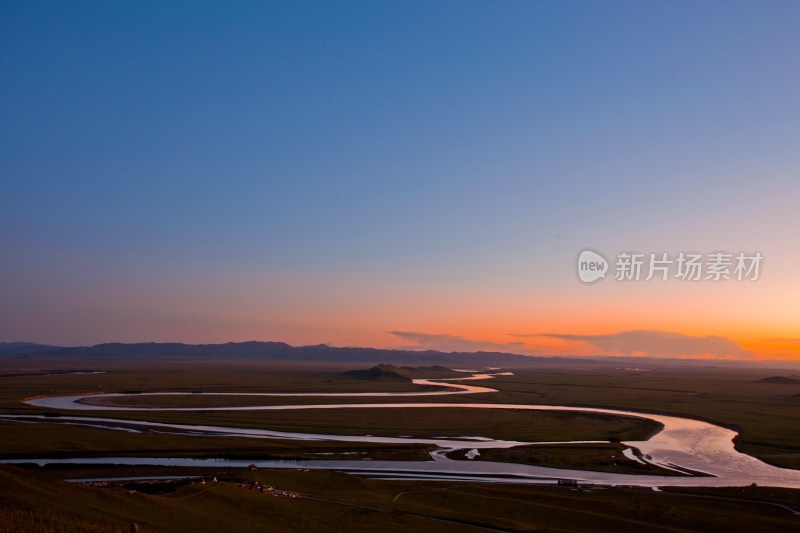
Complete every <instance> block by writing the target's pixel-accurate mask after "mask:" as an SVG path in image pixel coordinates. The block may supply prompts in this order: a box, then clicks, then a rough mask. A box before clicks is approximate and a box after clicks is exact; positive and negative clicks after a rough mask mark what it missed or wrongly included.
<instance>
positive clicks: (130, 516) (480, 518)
mask: <svg viewBox="0 0 800 533" xmlns="http://www.w3.org/2000/svg"><path fill="white" fill-rule="evenodd" d="M221 479H223V478H221ZM237 481H247V482H255V481H259V482H262V483H265V484H269V485H273V486H275V487H276V488H279V489H283V490H288V491H295V492H296V493H298V494H299V495H300V497H299V498H288V497H276V496H272V495H268V494H264V493H261V492H255V491H252V490H247V489H245V488H242V487H241V486H239V485H237V484H236V482H237ZM797 505H800V498H798V495H797V491H791V490H781V489H763V488H747V489H716V490H711V489H698V490H697V491H695V492H687V491H685V490H684V491H683V492H652V491H649V490H632V489H598V490H581V491H576V490H570V489H565V488H557V487H532V486H520V485H481V484H456V485H454V484H452V483H450V484H448V483H434V482H392V481H377V480H368V479H363V478H359V477H356V476H351V475H347V474H340V473H336V472H322V471H309V472H303V471H297V470H286V471H263V470H259V471H257V472H249V471H245V472H239V473H234V474H231V475H229V476H227V477H226V478H224V479H223V481H221V482H220V483H213V482H209V483H207V484H205V485H201V484H199V483H195V484H187V485H184V486H183V487H181V488H180V489H178V490H177V491H176V492H173V493H167V494H162V495H147V494H142V493H140V492H133V493H131V492H130V491H129V490H126V489H124V488H93V487H84V486H77V485H70V484H68V483H65V482H62V481H58V480H56V479H54V478H50V477H48V476H46V475H44V474H41V473H39V472H37V471H36V470H25V469H19V468H10V467H0V530H1V531H4V532H16V531H42V532H46V531H63V532H72V531H75V532H77V531H89V532H100V531H103V532H105V531H112V532H115V531H122V532H124V531H128V530H129V529H128V528H129V527H130V524H131V523H132V522H136V523H137V524H138V525H139V527H140V531H141V532H142V533H145V532H150V531H193V532H205V531H208V532H214V533H218V532H219V531H243V532H248V531H341V530H343V529H347V530H348V531H352V532H357V531H411V530H419V531H482V530H484V531H485V530H486V528H490V529H494V530H498V529H499V530H506V531H530V530H548V531H636V530H640V531H676V530H691V531H791V530H794V529H796V528H797V526H798V524H800V516H797V515H795V514H794V513H793V512H792V511H791V510H790V509H791V508H793V507H796V506H797ZM787 507H788V508H789V509H787Z"/></svg>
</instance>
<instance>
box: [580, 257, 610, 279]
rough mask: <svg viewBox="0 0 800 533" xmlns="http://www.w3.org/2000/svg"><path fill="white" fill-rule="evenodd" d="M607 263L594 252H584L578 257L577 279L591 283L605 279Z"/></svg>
mask: <svg viewBox="0 0 800 533" xmlns="http://www.w3.org/2000/svg"><path fill="white" fill-rule="evenodd" d="M607 271H608V261H606V258H605V257H603V256H602V255H600V254H598V253H597V252H595V251H594V250H584V251H582V252H581V253H580V255H579V256H578V278H580V280H581V281H582V282H584V283H592V282H595V281H597V280H599V279H603V278H605V277H606V272H607Z"/></svg>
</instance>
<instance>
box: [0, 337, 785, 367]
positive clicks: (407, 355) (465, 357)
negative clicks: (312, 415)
mask: <svg viewBox="0 0 800 533" xmlns="http://www.w3.org/2000/svg"><path fill="white" fill-rule="evenodd" d="M0 357H42V358H44V357H48V358H62V357H63V358H65V359H66V358H77V359H130V360H157V359H172V360H174V359H187V360H189V359H206V360H214V359H216V360H226V359H227V360H253V361H286V362H289V361H311V362H346V363H370V364H373V365H374V364H376V363H391V364H397V365H405V366H434V365H442V366H445V367H449V368H484V367H487V366H496V367H514V366H527V365H533V364H535V365H537V366H542V365H553V366H555V365H558V366H565V365H595V366H607V365H614V366H620V365H622V366H624V367H628V366H631V367H633V368H631V370H634V371H635V370H637V368H636V367H645V366H651V367H652V366H663V365H669V366H694V367H701V366H709V367H714V366H749V367H752V366H761V367H773V368H777V367H783V368H792V369H795V368H800V362H797V361H765V360H761V361H748V360H736V361H734V360H710V359H657V358H652V357H632V356H631V357H610V356H600V355H598V356H580V357H576V356H571V357H570V356H529V355H520V354H514V353H504V352H440V351H436V350H421V351H417V350H388V349H380V348H348V347H344V348H337V347H333V346H328V345H326V344H318V345H315V346H291V345H289V344H286V343H284V342H261V341H249V342H228V343H224V344H183V343H177V342H142V343H130V344H125V343H106V344H96V345H94V346H75V347H65V346H52V345H48V344H36V343H32V342H0Z"/></svg>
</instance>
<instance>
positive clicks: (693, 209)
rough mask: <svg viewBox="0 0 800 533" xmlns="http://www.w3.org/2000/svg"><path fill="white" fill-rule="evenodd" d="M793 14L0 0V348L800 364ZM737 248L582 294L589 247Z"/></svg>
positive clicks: (673, 5) (694, 7)
mask: <svg viewBox="0 0 800 533" xmlns="http://www.w3.org/2000/svg"><path fill="white" fill-rule="evenodd" d="M799 27H800V3H798V2H793V1H766V2H763V1H752V2H737V1H715V2H697V1H692V2H681V1H663V2H658V1H653V2H640V1H633V2H570V1H559V2H555V1H552V2H534V1H528V2H510V1H509V2H490V1H485V2H475V1H453V2H444V1H426V2H391V1H387V2H295V1H293V2H288V1H287V2H269V3H268V2H196V1H193V2H144V1H141V2H69V3H67V2H34V1H5V2H2V4H0V136H1V137H0V187H1V188H0V340H6V341H14V340H28V341H35V342H44V343H55V344H94V343H99V342H108V341H122V342H133V341H151V340H152V341H183V342H225V341H240V340H251V339H257V340H281V341H286V342H289V343H292V344H316V343H322V342H327V343H330V344H333V345H340V346H341V345H362V346H380V347H403V346H410V347H431V348H439V349H446V350H450V349H453V350H459V349H470V350H471V349H500V350H508V351H517V352H521V353H530V354H536V353H552V354H592V353H606V354H631V355H651V356H699V357H744V358H752V357H757V358H784V359H786V358H799V359H800V301H798V294H800V209H799V208H798V206H799V205H800V96H799V95H800V59H798V58H800V32H798V30H797V29H798V28H799ZM587 247H589V248H593V249H596V250H598V251H601V252H603V253H604V254H606V256H607V257H610V258H613V256H615V255H616V254H617V253H618V252H619V251H623V250H637V251H642V252H657V253H660V252H669V253H671V254H675V253H678V252H680V251H698V252H702V253H710V252H714V251H728V252H740V251H744V252H755V251H760V252H761V253H762V254H763V256H764V262H763V264H762V269H761V277H760V279H759V280H758V281H755V282H750V281H743V282H735V281H731V282H722V283H713V282H710V281H700V282H694V283H691V282H681V281H679V280H670V281H667V282H658V281H651V282H630V283H622V282H617V281H614V280H613V279H610V278H609V279H606V280H603V281H600V282H598V283H596V284H592V285H584V284H582V283H581V282H580V281H579V280H578V278H577V276H576V272H575V263H576V257H577V254H578V253H579V252H580V251H581V250H582V249H584V248H587Z"/></svg>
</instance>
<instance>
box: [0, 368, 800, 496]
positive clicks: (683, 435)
mask: <svg viewBox="0 0 800 533" xmlns="http://www.w3.org/2000/svg"><path fill="white" fill-rule="evenodd" d="M508 374H509V373H507V372H506V373H496V374H487V373H483V374H480V373H478V374H473V375H472V376H470V377H466V378H455V379H438V380H435V381H434V380H428V379H415V380H414V383H415V384H417V385H427V386H439V387H442V390H438V391H425V392H375V393H355V394H349V393H196V392H195V393H191V392H186V393H184V392H169V393H164V392H154V393H143V394H145V395H157V396H166V395H206V396H264V397H315V396H320V397H387V396H390V397H397V398H402V397H418V396H443V395H453V394H478V393H491V392H497V390H496V389H492V388H489V387H481V386H474V385H467V384H465V383H454V381H459V382H463V381H467V380H482V379H490V378H492V377H494V376H495V375H508ZM120 396H130V395H128V394H121V393H113V394H91V395H90V394H83V395H76V396H50V397H40V398H33V399H28V400H26V403H28V404H30V405H33V406H37V407H43V408H48V409H59V410H78V411H80V410H83V411H127V412H129V411H139V412H146V411H151V412H152V411H278V410H299V409H356V408H358V409H363V408H370V409H398V408H403V409H407V408H418V409H452V408H462V409H463V408H467V409H515V410H522V411H577V412H584V413H603V414H611V415H619V416H627V417H638V418H645V419H649V420H654V421H656V422H659V423H660V424H662V425H663V427H664V429H663V430H661V431H660V432H658V433H657V434H655V435H654V436H652V437H651V438H650V439H648V440H646V441H629V442H625V443H624V444H626V445H628V446H631V447H633V448H637V449H638V450H640V451H641V454H642V455H641V459H640V460H642V461H646V462H649V463H652V464H654V465H657V466H660V467H662V468H666V469H670V470H674V471H675V472H674V473H675V474H678V475H672V476H654V475H632V474H613V473H607V472H594V471H584V470H565V469H556V468H548V467H541V466H533V465H523V464H514V463H500V462H491V461H480V460H451V459H448V458H447V457H446V456H445V453H447V452H449V451H452V450H456V449H466V450H469V452H468V454H467V457H475V456H476V455H479V454H480V450H482V449H487V448H509V447H513V446H521V445H526V444H537V443H533V442H521V441H507V440H497V439H489V438H484V437H459V438H415V437H374V436H369V435H323V434H314V433H290V432H281V431H271V430H267V429H248V428H236V427H221V426H201V425H189V424H170V423H159V422H149V421H145V420H124V419H116V418H106V417H97V416H58V417H52V416H44V415H0V420H9V421H11V420H13V421H19V422H28V423H32V422H33V423H36V422H41V423H61V424H72V425H80V426H90V427H101V428H106V429H112V430H121V431H129V432H145V431H148V432H158V433H176V434H182V435H202V436H220V437H224V436H228V437H247V438H263V439H287V440H306V441H314V440H326V441H339V442H371V443H389V444H429V445H435V446H436V447H437V449H436V450H435V451H434V452H432V453H431V457H432V459H433V460H431V461H375V460H322V459H320V460H267V461H255V464H256V465H258V466H259V467H262V468H315V469H333V470H341V471H345V472H352V473H358V474H361V475H367V476H370V477H375V478H380V479H431V480H458V481H479V482H514V483H540V484H548V483H550V484H552V483H555V482H556V480H560V479H570V480H576V481H578V482H580V483H595V484H602V485H633V486H647V487H659V486H708V487H724V486H744V485H750V484H751V483H756V484H758V485H764V486H773V487H791V488H800V471H797V470H789V469H784V468H778V467H775V466H771V465H768V464H766V463H764V462H762V461H760V460H758V459H756V458H755V457H751V456H749V455H746V454H743V453H740V452H738V451H737V450H736V449H735V448H734V445H733V439H734V437H736V435H737V433H736V432H735V431H733V430H730V429H727V428H723V427H720V426H717V425H715V424H711V423H709V422H704V421H700V420H693V419H689V418H681V417H677V416H667V415H659V414H650V413H642V412H635V411H623V410H619V409H604V408H589V407H567V406H560V405H525V404H499V403H432V402H423V403H409V402H404V403H345V404H336V403H333V404H328V403H326V404H313V405H257V406H245V407H127V406H113V405H91V404H88V403H81V402H82V401H86V400H87V399H93V400H96V399H100V398H113V397H120ZM541 444H552V442H548V443H541ZM626 456H628V457H629V458H631V459H634V460H636V457H635V456H634V455H633V454H632V453H631V452H630V451H629V450H626ZM0 462H5V463H39V464H56V463H64V464H122V465H131V464H137V465H161V466H230V467H239V466H242V467H244V466H247V465H249V464H250V463H251V462H253V461H236V460H227V459H189V458H163V457H161V458H159V457H95V458H67V459H18V460H0Z"/></svg>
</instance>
